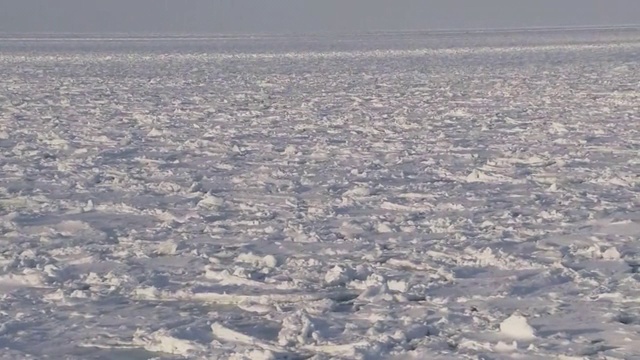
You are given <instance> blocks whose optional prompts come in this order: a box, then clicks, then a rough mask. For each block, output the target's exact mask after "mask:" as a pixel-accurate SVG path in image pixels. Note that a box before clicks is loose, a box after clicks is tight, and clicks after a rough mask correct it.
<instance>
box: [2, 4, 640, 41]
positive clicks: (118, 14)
mask: <svg viewBox="0 0 640 360" xmlns="http://www.w3.org/2000/svg"><path fill="white" fill-rule="evenodd" d="M619 24H640V0H235V1H234V0H0V32H112V33H113V32H166V33H185V32H188V33H232V32H266V33H298V32H325V31H338V32H343V31H369V30H421V29H460V28H503V27H533V26H574V25H619Z"/></svg>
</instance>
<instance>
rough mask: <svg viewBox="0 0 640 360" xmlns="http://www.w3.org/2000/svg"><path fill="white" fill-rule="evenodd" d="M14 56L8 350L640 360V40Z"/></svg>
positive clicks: (484, 39) (469, 37) (409, 40)
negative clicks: (639, 105)
mask: <svg viewBox="0 0 640 360" xmlns="http://www.w3.org/2000/svg"><path fill="white" fill-rule="evenodd" d="M32 40H33V39H31V40H30V39H22V40H21V39H20V38H11V39H4V38H2V37H0V49H2V50H0V73H2V74H3V79H2V84H3V85H4V87H3V89H2V90H0V348H2V349H3V350H2V351H0V358H7V359H21V358H43V357H51V358H64V359H87V358H105V359H108V358H118V359H183V358H184V359H258V360H259V359H368V360H369V359H485V358H492V359H494V358H495V359H502V358H519V359H584V358H603V359H604V358H607V359H627V358H629V359H631V358H637V357H640V345H639V344H640V316H638V315H637V314H638V312H639V311H640V300H639V299H640V255H638V254H640V241H639V240H640V206H639V205H640V195H639V194H640V192H639V191H640V177H639V176H638V174H640V161H639V160H638V155H640V140H639V139H640V136H639V134H640V115H639V113H638V110H637V104H638V103H639V102H640V99H639V96H640V87H639V85H638V84H640V67H639V65H638V62H637V55H638V53H639V51H640V32H639V31H638V30H634V29H626V30H624V31H619V30H606V29H600V30H593V29H592V30H589V29H582V30H579V31H577V30H575V31H563V30H553V31H551V30H549V31H545V32H526V31H524V32H518V31H514V32H506V33H505V32H500V33H492V32H483V33H469V34H464V33H459V34H426V33H389V34H377V35H372V34H369V35H344V36H328V35H327V36H325V35H322V36H320V35H318V36H297V37H286V36H285V37H273V38H268V37H267V38H252V37H250V36H247V37H243V36H239V37H234V38H233V39H224V38H211V39H207V38H198V39H195V38H193V39H191V40H190V38H189V37H185V38H180V39H171V38H163V39H158V38H154V39H144V38H138V39H135V40H132V39H127V38H125V39H120V40H119V39H118V38H114V39H111V40H110V41H108V42H104V43H102V42H100V41H94V40H90V39H84V40H83V39H76V40H73V41H65V40H63V39H58V40H52V39H41V40H39V41H32Z"/></svg>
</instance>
